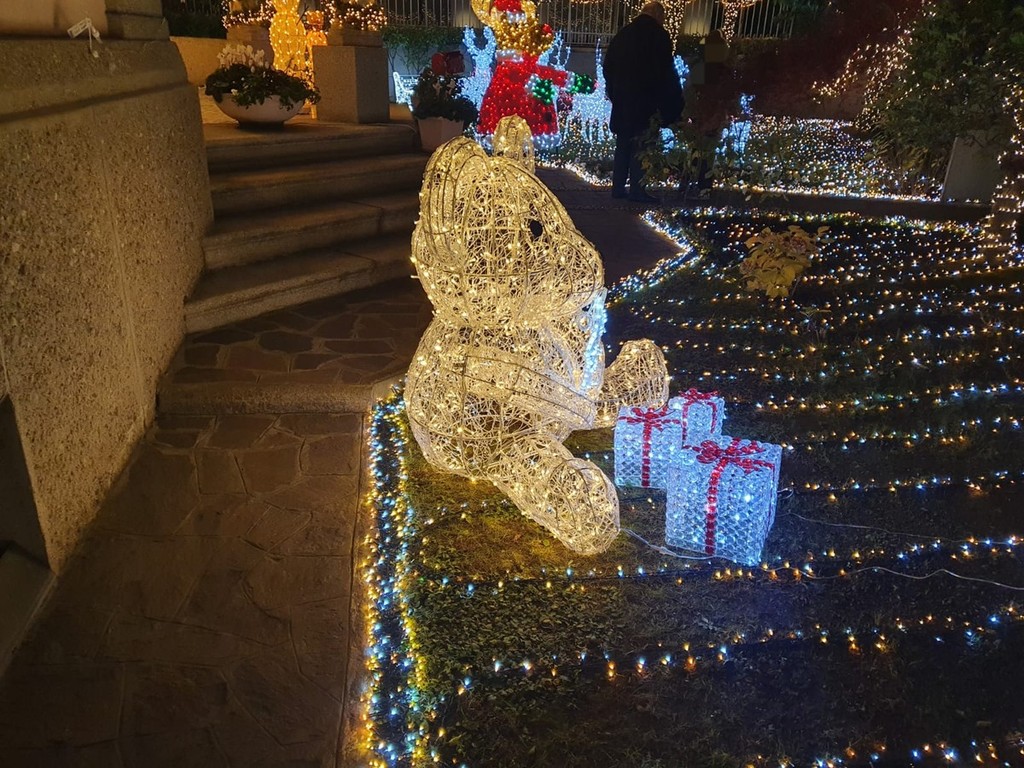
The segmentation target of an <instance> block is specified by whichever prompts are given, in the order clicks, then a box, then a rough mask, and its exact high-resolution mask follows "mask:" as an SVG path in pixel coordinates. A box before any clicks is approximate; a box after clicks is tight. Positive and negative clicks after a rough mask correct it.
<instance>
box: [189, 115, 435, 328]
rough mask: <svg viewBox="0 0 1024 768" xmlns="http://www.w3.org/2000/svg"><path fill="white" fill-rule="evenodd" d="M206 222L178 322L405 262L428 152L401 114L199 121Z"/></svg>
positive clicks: (212, 324)
mask: <svg viewBox="0 0 1024 768" xmlns="http://www.w3.org/2000/svg"><path fill="white" fill-rule="evenodd" d="M204 131H205V134H206V151H207V164H208V167H209V171H210V187H211V193H212V197H213V208H214V223H213V226H212V227H211V229H210V231H209V232H208V233H207V235H206V237H205V238H204V240H203V248H204V251H205V254H206V272H205V274H204V275H203V277H202V279H201V280H200V282H199V284H198V285H197V286H196V288H195V290H194V291H193V293H192V296H191V297H190V298H189V300H188V301H187V302H186V306H185V322H186V329H187V330H188V331H189V332H195V331H203V330H208V329H211V328H216V327H219V326H222V325H226V324H228V323H232V322H236V321H239V320H244V319H246V318H250V317H255V316H256V315H260V314H263V313H265V312H271V311H274V310H278V309H283V308H285V307H290V306H294V305H297V304H301V303H304V302H308V301H312V300H315V299H321V298H325V297H328V296H334V295H338V294H341V293H346V292H348V291H352V290H356V289H359V288H365V287H367V286H372V285H377V284H379V283H382V282H385V281H387V280H392V279H394V278H397V277H403V276H407V275H410V274H411V273H412V267H411V264H410V261H409V237H410V234H411V232H412V229H413V225H414V224H415V221H416V216H417V212H418V208H419V201H418V192H419V188H420V182H421V180H422V177H423V170H424V167H425V166H426V162H427V159H428V157H427V155H426V154H425V153H423V152H420V151H418V150H417V149H416V142H415V133H414V131H413V129H412V128H411V126H409V125H403V124H398V123H392V124H386V125H342V124H323V123H316V122H314V121H304V122H298V123H297V124H295V125H292V124H289V126H288V127H287V128H286V129H285V130H283V131H278V132H269V131H259V132H256V131H241V130H239V129H237V128H235V127H234V126H226V125H206V126H204Z"/></svg>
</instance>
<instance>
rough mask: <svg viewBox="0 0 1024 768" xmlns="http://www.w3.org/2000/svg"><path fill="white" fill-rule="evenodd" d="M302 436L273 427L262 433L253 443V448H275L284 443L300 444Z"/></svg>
mask: <svg viewBox="0 0 1024 768" xmlns="http://www.w3.org/2000/svg"><path fill="white" fill-rule="evenodd" d="M301 444H302V438H301V437H299V436H298V435H294V434H292V433H291V432H288V431H286V430H283V429H279V428H277V427H274V428H272V429H269V430H267V431H266V432H264V433H263V436H262V437H261V438H260V439H259V440H257V441H256V443H255V444H254V445H253V447H254V448H277V447H280V446H284V445H301Z"/></svg>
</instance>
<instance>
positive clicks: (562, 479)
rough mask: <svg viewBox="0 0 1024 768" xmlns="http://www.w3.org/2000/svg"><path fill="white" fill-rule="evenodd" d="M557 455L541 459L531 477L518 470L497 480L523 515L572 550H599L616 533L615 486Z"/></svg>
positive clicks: (577, 462) (585, 552) (597, 472)
mask: <svg viewBox="0 0 1024 768" xmlns="http://www.w3.org/2000/svg"><path fill="white" fill-rule="evenodd" d="M559 447H561V446H559ZM559 454H560V452H559V453H552V454H549V455H548V456H545V457H541V458H540V461H539V462H537V463H535V464H534V465H533V466H532V468H531V469H532V470H533V471H535V472H537V474H535V475H533V476H532V477H531V476H529V475H528V474H526V473H523V472H521V473H520V474H519V475H518V477H517V478H516V480H515V481H513V482H508V481H507V480H506V481H505V482H500V483H498V484H499V485H500V486H501V487H502V489H503V490H505V492H506V493H508V495H509V497H510V498H511V499H512V501H513V502H515V504H516V505H517V506H518V507H519V509H520V510H521V511H522V512H523V514H525V515H526V516H527V517H529V518H531V519H533V520H534V521H536V522H538V523H540V524H541V525H542V526H544V527H545V528H547V529H548V530H549V531H551V533H552V534H554V535H555V537H557V538H558V540H559V541H561V542H562V543H563V544H564V545H565V546H566V547H568V548H569V549H571V550H572V551H574V552H577V553H579V554H581V555H593V554H597V553H598V552H603V551H604V550H606V549H607V548H608V546H609V545H610V544H611V543H612V541H613V540H614V539H615V537H616V536H617V535H618V533H619V498H618V496H617V495H616V493H615V486H614V485H613V484H612V482H611V481H610V480H609V479H608V478H607V477H606V476H605V474H604V473H603V472H601V470H600V469H598V468H597V467H596V466H594V465H593V464H591V463H590V462H589V461H585V460H583V459H578V458H575V457H572V456H566V455H559ZM566 454H568V451H566ZM545 464H546V465H547V466H545ZM545 470H547V471H545Z"/></svg>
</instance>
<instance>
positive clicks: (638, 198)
mask: <svg viewBox="0 0 1024 768" xmlns="http://www.w3.org/2000/svg"><path fill="white" fill-rule="evenodd" d="M629 199H630V200H631V201H632V202H634V203H646V204H648V205H651V204H657V203H660V202H661V200H659V199H658V198H656V197H654V196H653V195H649V194H647V193H646V192H644V191H643V190H641V191H639V192H630V193H629Z"/></svg>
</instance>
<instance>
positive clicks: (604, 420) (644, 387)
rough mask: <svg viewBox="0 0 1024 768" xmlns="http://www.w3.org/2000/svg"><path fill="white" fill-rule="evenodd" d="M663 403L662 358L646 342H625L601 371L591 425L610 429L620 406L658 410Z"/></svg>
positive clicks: (665, 383) (665, 377) (664, 368)
mask: <svg viewBox="0 0 1024 768" xmlns="http://www.w3.org/2000/svg"><path fill="white" fill-rule="evenodd" d="M667 401H668V367H667V366H666V365H665V355H664V354H663V353H662V351H661V349H659V347H658V345H657V344H655V343H654V342H653V341H651V340H650V339H639V340H635V341H627V342H626V343H625V344H624V345H623V347H622V351H621V352H619V356H618V357H617V358H615V362H614V363H612V364H611V365H610V366H608V368H607V370H606V371H605V374H604V386H603V387H602V389H601V396H600V398H599V400H598V411H597V419H596V420H595V422H594V426H596V427H610V426H612V425H613V424H615V419H616V417H617V416H618V415H619V409H621V408H623V407H630V408H632V407H640V408H661V407H662V406H663V405H665V403H666V402H667Z"/></svg>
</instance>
